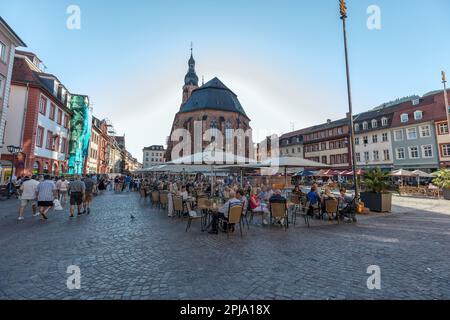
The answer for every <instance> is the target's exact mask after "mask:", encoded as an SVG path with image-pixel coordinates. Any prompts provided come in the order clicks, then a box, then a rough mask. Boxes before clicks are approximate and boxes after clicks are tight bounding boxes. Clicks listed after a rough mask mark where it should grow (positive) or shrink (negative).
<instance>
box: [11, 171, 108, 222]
mask: <svg viewBox="0 0 450 320" xmlns="http://www.w3.org/2000/svg"><path fill="white" fill-rule="evenodd" d="M104 184H105V181H104V179H103V178H101V179H100V181H99V180H98V177H97V176H96V175H85V176H84V177H83V178H82V177H81V176H79V175H76V176H74V177H73V180H71V181H68V180H67V179H66V178H65V177H56V178H54V179H52V177H51V176H50V175H40V176H37V175H33V176H31V177H28V176H26V177H23V179H21V183H20V187H19V188H18V193H19V197H20V208H19V217H18V218H17V219H18V220H19V221H22V220H24V212H25V209H26V208H27V207H28V206H31V209H32V215H33V216H34V217H36V216H39V215H40V216H41V219H42V220H47V219H48V212H49V210H50V209H51V208H52V207H54V206H55V204H56V203H57V202H58V203H60V204H66V203H67V199H69V203H70V217H71V218H73V217H74V212H75V207H76V208H77V214H78V215H79V216H80V215H82V214H85V213H87V214H90V212H91V202H92V199H93V194H96V193H97V192H101V191H102V190H104V189H105V188H104V187H102V185H104ZM55 200H57V202H56V201H55Z"/></svg>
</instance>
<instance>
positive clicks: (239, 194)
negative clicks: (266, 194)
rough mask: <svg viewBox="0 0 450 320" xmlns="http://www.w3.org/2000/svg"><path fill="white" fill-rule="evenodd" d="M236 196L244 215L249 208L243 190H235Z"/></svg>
mask: <svg viewBox="0 0 450 320" xmlns="http://www.w3.org/2000/svg"><path fill="white" fill-rule="evenodd" d="M236 198H237V199H238V200H240V201H241V203H242V206H243V212H242V214H243V215H245V214H246V213H247V209H248V208H249V203H248V199H247V197H246V195H245V191H244V190H242V189H239V190H238V191H237V192H236Z"/></svg>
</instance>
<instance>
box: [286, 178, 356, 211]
mask: <svg viewBox="0 0 450 320" xmlns="http://www.w3.org/2000/svg"><path fill="white" fill-rule="evenodd" d="M292 193H293V194H295V195H297V196H298V197H302V196H303V197H306V200H307V202H306V203H307V208H306V210H307V214H308V215H310V216H314V208H317V209H318V210H319V212H324V213H326V214H327V215H326V216H324V217H325V218H328V219H329V220H333V219H334V217H333V212H327V211H326V201H327V200H336V201H337V203H338V208H337V211H338V212H343V211H344V210H345V209H347V208H349V206H350V204H351V203H352V201H353V198H352V197H350V196H348V195H347V190H346V189H345V188H340V190H339V195H335V194H334V193H332V192H331V187H330V186H329V185H326V186H325V187H324V188H323V192H319V187H318V185H317V184H313V185H312V186H311V190H310V191H309V192H308V193H307V194H306V195H305V194H304V193H303V192H302V191H301V190H300V188H299V187H298V186H296V187H295V188H294V190H293V192H292ZM336 213H337V212H336Z"/></svg>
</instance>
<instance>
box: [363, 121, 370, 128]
mask: <svg viewBox="0 0 450 320" xmlns="http://www.w3.org/2000/svg"><path fill="white" fill-rule="evenodd" d="M367 129H369V124H368V123H367V122H365V121H364V122H363V130H367Z"/></svg>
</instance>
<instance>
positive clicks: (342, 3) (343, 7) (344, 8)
mask: <svg viewBox="0 0 450 320" xmlns="http://www.w3.org/2000/svg"><path fill="white" fill-rule="evenodd" d="M339 9H340V11H341V19H345V18H347V5H346V4H345V0H339Z"/></svg>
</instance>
